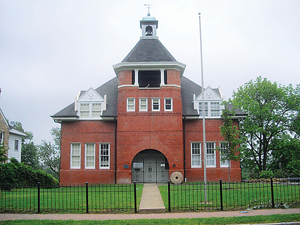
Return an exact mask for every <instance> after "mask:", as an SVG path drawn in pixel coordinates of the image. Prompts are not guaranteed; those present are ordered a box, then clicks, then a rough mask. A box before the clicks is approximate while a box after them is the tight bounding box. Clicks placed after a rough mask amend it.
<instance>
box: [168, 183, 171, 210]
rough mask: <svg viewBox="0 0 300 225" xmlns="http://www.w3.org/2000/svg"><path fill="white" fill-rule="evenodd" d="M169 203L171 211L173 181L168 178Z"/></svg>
mask: <svg viewBox="0 0 300 225" xmlns="http://www.w3.org/2000/svg"><path fill="white" fill-rule="evenodd" d="M168 205H169V209H168V210H169V212H171V182H170V180H168Z"/></svg>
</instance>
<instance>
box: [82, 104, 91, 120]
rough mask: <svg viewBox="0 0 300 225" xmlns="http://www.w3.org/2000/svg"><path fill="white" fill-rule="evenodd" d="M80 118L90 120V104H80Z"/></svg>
mask: <svg viewBox="0 0 300 225" xmlns="http://www.w3.org/2000/svg"><path fill="white" fill-rule="evenodd" d="M80 117H82V118H89V117H90V104H89V103H81V104H80Z"/></svg>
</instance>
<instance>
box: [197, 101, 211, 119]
mask: <svg viewBox="0 0 300 225" xmlns="http://www.w3.org/2000/svg"><path fill="white" fill-rule="evenodd" d="M204 105H205V116H209V113H208V111H209V110H208V108H209V107H208V102H204ZM202 113H203V110H202V102H199V116H203V114H202Z"/></svg>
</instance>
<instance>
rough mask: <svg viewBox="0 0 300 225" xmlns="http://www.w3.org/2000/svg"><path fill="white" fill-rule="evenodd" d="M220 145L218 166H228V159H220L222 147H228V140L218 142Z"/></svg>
mask: <svg viewBox="0 0 300 225" xmlns="http://www.w3.org/2000/svg"><path fill="white" fill-rule="evenodd" d="M219 147H220V149H221V150H220V167H228V166H230V162H229V160H225V161H224V162H223V161H222V149H225V148H228V142H220V143H219Z"/></svg>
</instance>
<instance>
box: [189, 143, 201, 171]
mask: <svg viewBox="0 0 300 225" xmlns="http://www.w3.org/2000/svg"><path fill="white" fill-rule="evenodd" d="M195 144H199V154H195V153H193V150H194V149H195V148H194V145H195ZM201 145H202V144H201V142H199V141H198V142H197V141H194V142H191V168H201V167H202V159H201V157H202V154H201V152H202V151H201ZM197 150H198V148H197ZM194 157H197V158H199V165H193V158H194Z"/></svg>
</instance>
